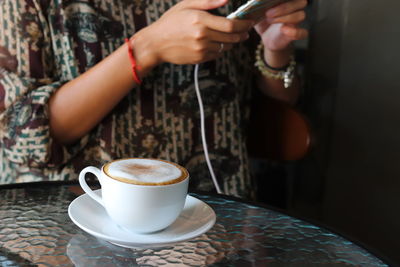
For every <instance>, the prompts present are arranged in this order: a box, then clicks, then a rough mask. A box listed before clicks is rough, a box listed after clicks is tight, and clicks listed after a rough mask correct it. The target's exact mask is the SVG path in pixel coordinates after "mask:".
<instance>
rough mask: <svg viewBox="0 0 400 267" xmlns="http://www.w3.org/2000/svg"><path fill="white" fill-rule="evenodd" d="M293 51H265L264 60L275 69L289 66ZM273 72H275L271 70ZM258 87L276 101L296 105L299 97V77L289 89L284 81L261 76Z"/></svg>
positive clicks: (295, 77)
mask: <svg viewBox="0 0 400 267" xmlns="http://www.w3.org/2000/svg"><path fill="white" fill-rule="evenodd" d="M292 53H293V51H292V49H291V48H288V49H286V50H283V51H270V50H268V49H264V54H263V56H264V59H265V61H266V62H268V65H269V66H271V67H274V68H281V67H284V66H287V65H288V64H289V62H290V57H291V55H292ZM271 72H274V71H273V70H271ZM258 86H259V88H260V89H261V91H262V92H263V93H264V94H266V95H268V96H270V97H273V98H275V99H278V100H282V101H285V102H287V103H290V104H295V103H296V101H297V98H298V95H299V87H300V82H299V79H298V76H297V75H295V76H294V78H293V82H292V84H291V85H290V86H289V87H288V88H285V87H284V82H283V80H280V79H273V78H269V77H267V76H265V75H262V74H261V73H260V74H259V78H258Z"/></svg>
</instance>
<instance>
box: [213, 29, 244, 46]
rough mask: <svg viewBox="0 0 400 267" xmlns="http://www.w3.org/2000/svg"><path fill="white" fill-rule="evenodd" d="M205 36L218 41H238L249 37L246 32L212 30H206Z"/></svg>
mask: <svg viewBox="0 0 400 267" xmlns="http://www.w3.org/2000/svg"><path fill="white" fill-rule="evenodd" d="M207 38H208V40H210V41H213V42H218V43H231V44H233V43H239V42H242V41H245V40H247V39H248V38H249V33H248V32H243V33H225V32H218V31H214V30H210V29H209V30H208V33H207Z"/></svg>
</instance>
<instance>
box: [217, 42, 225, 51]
mask: <svg viewBox="0 0 400 267" xmlns="http://www.w3.org/2000/svg"><path fill="white" fill-rule="evenodd" d="M219 45H220V47H219V50H218V53H221V52H222V50H224V44H223V43H220V44H219Z"/></svg>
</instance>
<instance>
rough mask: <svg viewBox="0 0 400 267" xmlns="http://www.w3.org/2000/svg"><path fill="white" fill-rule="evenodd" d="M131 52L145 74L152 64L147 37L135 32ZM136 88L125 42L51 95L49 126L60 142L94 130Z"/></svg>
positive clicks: (139, 70) (142, 73)
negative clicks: (145, 38)
mask: <svg viewBox="0 0 400 267" xmlns="http://www.w3.org/2000/svg"><path fill="white" fill-rule="evenodd" d="M132 44H133V45H134V54H135V58H136V61H137V63H138V65H139V66H140V69H138V74H139V77H144V76H145V75H146V73H148V72H149V71H150V70H151V69H152V68H153V67H154V65H155V62H154V60H153V59H152V58H151V54H150V53H149V51H148V49H147V44H146V40H143V38H141V35H140V34H137V35H135V40H134V41H132ZM133 87H135V83H134V80H133V76H132V67H131V63H130V60H129V57H128V48H127V44H124V45H122V46H121V47H120V48H119V49H117V50H116V51H115V52H113V53H112V54H111V55H110V56H108V57H107V58H105V59H103V60H102V61H101V62H99V63H98V64H97V65H95V66H94V67H93V68H91V69H90V70H88V71H87V72H85V73H83V74H82V75H80V76H79V77H77V78H76V79H74V80H72V81H70V82H68V83H66V84H65V85H64V86H62V87H61V88H60V89H59V90H57V92H56V93H54V95H53V96H52V97H51V98H50V101H49V109H50V129H51V134H52V136H53V137H54V138H55V139H56V140H57V141H59V142H60V143H72V142H74V141H76V140H77V139H79V138H81V137H82V136H84V135H85V134H87V133H88V132H89V131H90V130H91V129H93V128H94V127H95V126H96V125H97V124H98V123H99V122H100V121H101V120H102V119H103V118H104V117H105V116H106V115H107V114H108V113H109V112H110V111H111V110H112V109H113V108H114V107H115V106H116V105H117V104H118V103H119V101H121V99H122V98H123V97H124V96H125V95H127V94H128V92H129V91H130V90H131V89H132V88H133Z"/></svg>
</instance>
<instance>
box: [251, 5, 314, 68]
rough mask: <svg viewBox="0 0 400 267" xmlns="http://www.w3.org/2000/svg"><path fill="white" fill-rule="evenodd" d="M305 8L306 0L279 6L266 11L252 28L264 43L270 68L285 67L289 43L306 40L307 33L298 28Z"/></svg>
mask: <svg viewBox="0 0 400 267" xmlns="http://www.w3.org/2000/svg"><path fill="white" fill-rule="evenodd" d="M306 6H307V0H292V1H289V2H286V3H283V4H280V5H278V6H276V7H274V8H272V9H270V10H268V11H267V12H266V16H265V19H263V20H262V21H261V22H259V23H257V24H256V25H255V26H254V28H255V30H256V31H257V33H258V34H259V35H260V37H261V39H262V41H263V43H264V54H265V57H266V61H267V62H268V63H269V64H270V65H271V66H273V67H275V66H276V67H281V66H283V65H286V64H287V62H288V57H289V56H288V55H289V54H290V50H291V48H290V45H291V43H292V42H293V41H295V40H301V39H305V38H307V36H308V31H307V30H306V29H303V28H301V27H300V26H299V24H300V23H301V22H302V21H304V19H305V17H306V14H305V12H304V8H305V7H306ZM279 55H284V56H279ZM285 61H286V62H285ZM279 65H281V66H279Z"/></svg>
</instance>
